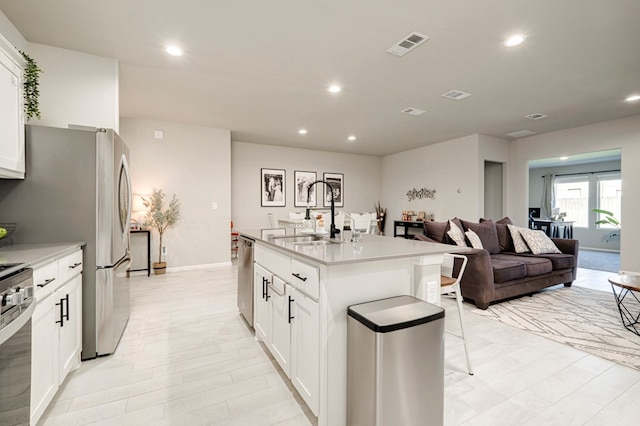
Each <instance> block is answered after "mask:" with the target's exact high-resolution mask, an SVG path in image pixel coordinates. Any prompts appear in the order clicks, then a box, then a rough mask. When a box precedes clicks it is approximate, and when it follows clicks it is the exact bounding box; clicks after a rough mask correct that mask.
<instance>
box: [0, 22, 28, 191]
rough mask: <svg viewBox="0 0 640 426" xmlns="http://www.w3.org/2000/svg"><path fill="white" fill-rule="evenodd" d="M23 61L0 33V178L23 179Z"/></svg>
mask: <svg viewBox="0 0 640 426" xmlns="http://www.w3.org/2000/svg"><path fill="white" fill-rule="evenodd" d="M24 67H25V61H24V59H23V58H22V56H21V55H20V53H19V52H18V51H17V50H16V49H15V48H14V47H13V46H12V45H11V43H9V41H8V40H7V39H6V38H4V37H3V36H2V35H1V34H0V177H2V178H20V179H22V178H24V163H25V157H24V121H25V114H24V111H23V100H22V93H23V87H22V86H23V84H22V82H23V78H22V72H23V69H24Z"/></svg>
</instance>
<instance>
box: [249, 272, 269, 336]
mask: <svg viewBox="0 0 640 426" xmlns="http://www.w3.org/2000/svg"><path fill="white" fill-rule="evenodd" d="M270 281H271V273H270V272H269V271H267V270H266V269H264V268H263V267H261V266H260V265H258V264H257V263H254V265H253V328H254V330H255V332H256V337H257V338H258V339H260V340H262V341H263V342H265V344H266V343H267V336H268V331H267V330H268V327H269V300H268V299H267V296H268V289H267V284H268V283H269V282H270Z"/></svg>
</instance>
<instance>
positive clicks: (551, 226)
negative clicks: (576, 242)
mask: <svg viewBox="0 0 640 426" xmlns="http://www.w3.org/2000/svg"><path fill="white" fill-rule="evenodd" d="M532 222H533V229H539V230H542V231H544V232H545V234H547V236H548V237H553V238H573V222H574V221H573V220H544V219H536V218H533V220H532Z"/></svg>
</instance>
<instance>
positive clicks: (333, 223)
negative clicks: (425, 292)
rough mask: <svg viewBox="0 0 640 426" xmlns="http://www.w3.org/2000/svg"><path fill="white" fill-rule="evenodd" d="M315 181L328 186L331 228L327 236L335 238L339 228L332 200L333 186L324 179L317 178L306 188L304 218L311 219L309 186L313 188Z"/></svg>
mask: <svg viewBox="0 0 640 426" xmlns="http://www.w3.org/2000/svg"><path fill="white" fill-rule="evenodd" d="M316 183H324V184H325V185H327V186H328V187H329V191H330V192H331V228H330V231H329V238H335V237H336V235H337V234H339V233H340V230H338V229H336V205H335V202H334V194H333V187H332V186H331V184H330V183H329V182H326V181H324V180H317V181H315V182H313V183H312V184H311V185H309V187H308V188H307V213H306V215H305V217H304V218H305V219H306V220H310V219H311V215H310V213H311V210H312V209H311V207H310V206H309V200H310V199H311V188H313V186H314V185H315V184H316Z"/></svg>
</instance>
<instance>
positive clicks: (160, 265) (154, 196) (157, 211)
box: [142, 188, 180, 275]
mask: <svg viewBox="0 0 640 426" xmlns="http://www.w3.org/2000/svg"><path fill="white" fill-rule="evenodd" d="M164 197H165V194H164V192H163V191H162V190H161V189H155V188H153V192H152V193H151V196H150V197H148V198H145V197H143V198H142V203H143V204H144V206H145V207H146V208H147V215H146V217H145V221H144V226H150V227H151V228H153V229H155V230H156V231H158V235H159V237H160V238H159V243H158V261H157V262H154V263H153V273H154V274H156V275H162V274H164V273H165V272H166V270H167V262H163V261H162V236H163V234H164V231H166V230H167V228H168V227H169V226H171V225H173V224H174V223H176V222H177V221H178V219H180V201H178V198H176V194H173V197H172V198H171V201H170V202H169V207H168V208H167V209H165V210H163V208H164Z"/></svg>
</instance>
